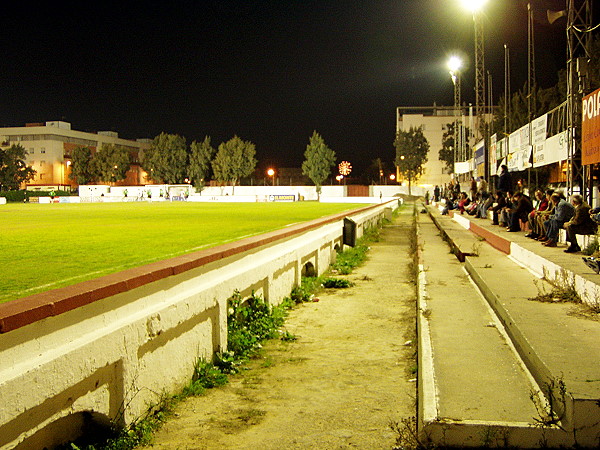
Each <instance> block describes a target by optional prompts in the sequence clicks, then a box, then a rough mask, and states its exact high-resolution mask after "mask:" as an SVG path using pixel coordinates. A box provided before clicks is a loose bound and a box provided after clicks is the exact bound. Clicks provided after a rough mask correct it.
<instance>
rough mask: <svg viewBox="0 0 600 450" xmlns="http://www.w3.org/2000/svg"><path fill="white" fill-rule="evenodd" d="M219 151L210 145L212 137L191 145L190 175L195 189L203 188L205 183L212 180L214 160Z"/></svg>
mask: <svg viewBox="0 0 600 450" xmlns="http://www.w3.org/2000/svg"><path fill="white" fill-rule="evenodd" d="M216 152H217V150H216V149H215V148H214V147H213V146H212V145H210V137H208V136H206V137H205V138H204V140H203V141H202V142H196V141H194V142H192V143H191V144H190V166H189V169H188V175H189V177H190V180H191V182H192V184H193V185H194V187H197V188H202V187H203V186H204V182H205V180H207V179H210V176H211V174H212V173H211V172H212V166H211V161H212V160H213V158H214V156H215V153H216Z"/></svg>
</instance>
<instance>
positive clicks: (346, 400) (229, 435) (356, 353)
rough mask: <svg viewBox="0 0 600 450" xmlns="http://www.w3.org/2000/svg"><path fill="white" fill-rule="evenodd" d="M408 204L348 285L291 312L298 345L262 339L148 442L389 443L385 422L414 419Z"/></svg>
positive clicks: (172, 445)
mask: <svg viewBox="0 0 600 450" xmlns="http://www.w3.org/2000/svg"><path fill="white" fill-rule="evenodd" d="M409 210H412V208H409V207H406V208H404V209H403V212H402V213H401V215H400V217H399V218H398V219H396V221H395V222H394V224H393V225H389V226H386V227H385V228H384V230H383V233H382V237H383V240H382V241H381V242H378V243H375V244H373V245H372V249H371V251H370V252H369V261H368V262H367V263H366V264H365V265H364V266H363V267H361V268H359V269H357V270H356V271H355V272H354V273H353V274H352V275H350V276H349V279H351V280H352V281H354V282H355V283H356V286H355V287H353V288H350V289H345V290H328V291H327V292H324V293H322V294H320V295H319V302H315V303H306V304H303V305H300V306H299V307H297V308H295V309H294V310H292V311H291V312H290V315H289V317H288V319H287V321H286V329H287V330H288V331H289V332H290V333H292V334H294V335H295V336H296V337H297V338H298V339H297V340H296V341H293V342H281V341H271V342H269V343H267V344H266V345H265V346H264V349H263V350H264V351H263V353H262V354H261V356H260V357H259V358H257V359H255V360H253V361H251V362H250V364H249V365H248V366H249V367H250V370H248V371H245V372H244V373H242V374H241V375H238V376H235V377H232V378H231V379H230V383H229V384H228V385H227V386H225V387H223V388H219V389H213V390H211V391H209V392H208V393H207V395H205V396H203V397H196V398H190V399H188V400H187V401H185V402H184V403H182V404H181V405H180V406H179V408H178V410H177V413H176V417H175V418H174V419H172V420H170V421H169V422H168V423H166V424H165V425H164V427H163V428H162V429H161V430H160V431H159V432H158V433H157V434H156V436H155V439H154V444H153V445H152V446H151V448H155V449H181V450H184V449H232V448H235V449H261V450H262V449H309V448H310V449H313V448H315V449H334V448H347V447H354V448H361V449H377V448H385V449H389V448H391V447H392V445H393V444H394V441H395V435H394V433H393V432H392V431H391V429H390V427H389V423H390V422H391V421H398V420H400V419H401V418H403V417H409V416H414V415H415V397H416V386H415V385H416V383H415V381H414V378H415V377H416V375H415V374H414V373H413V369H414V367H415V366H416V362H415V359H414V352H415V347H414V334H415V293H414V291H415V289H414V284H413V283H412V282H411V279H410V273H409V264H410V260H411V258H410V255H409V253H410V251H409V239H410V238H409V235H410V227H411V211H409ZM407 341H412V342H411V343H408V344H407Z"/></svg>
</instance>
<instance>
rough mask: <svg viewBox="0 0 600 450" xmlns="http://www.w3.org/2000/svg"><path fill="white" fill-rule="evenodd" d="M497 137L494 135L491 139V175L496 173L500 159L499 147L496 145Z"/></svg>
mask: <svg viewBox="0 0 600 450" xmlns="http://www.w3.org/2000/svg"><path fill="white" fill-rule="evenodd" d="M496 138H497V135H496V134H495V133H494V135H493V136H491V137H490V153H489V164H490V167H489V169H488V170H489V173H496V163H497V162H498V161H497V160H498V159H500V158H498V152H497V148H496V147H497V145H496Z"/></svg>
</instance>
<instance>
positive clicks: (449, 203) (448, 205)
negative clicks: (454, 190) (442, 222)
mask: <svg viewBox="0 0 600 450" xmlns="http://www.w3.org/2000/svg"><path fill="white" fill-rule="evenodd" d="M444 203H445V205H444V208H443V209H442V215H443V216H445V215H447V214H448V211H450V210H451V209H456V208H457V207H458V205H457V204H456V202H455V201H454V200H453V198H452V194H451V193H450V195H447V196H446V198H445V199H444Z"/></svg>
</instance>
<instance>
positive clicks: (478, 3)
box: [461, 0, 487, 13]
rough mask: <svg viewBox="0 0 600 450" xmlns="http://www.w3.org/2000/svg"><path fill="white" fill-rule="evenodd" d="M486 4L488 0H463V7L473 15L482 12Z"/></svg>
mask: <svg viewBox="0 0 600 450" xmlns="http://www.w3.org/2000/svg"><path fill="white" fill-rule="evenodd" d="M486 2H487V0H461V3H462V5H463V7H464V8H465V9H468V10H469V11H471V12H472V13H475V12H477V11H480V10H481V9H482V8H483V5H485V3H486Z"/></svg>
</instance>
